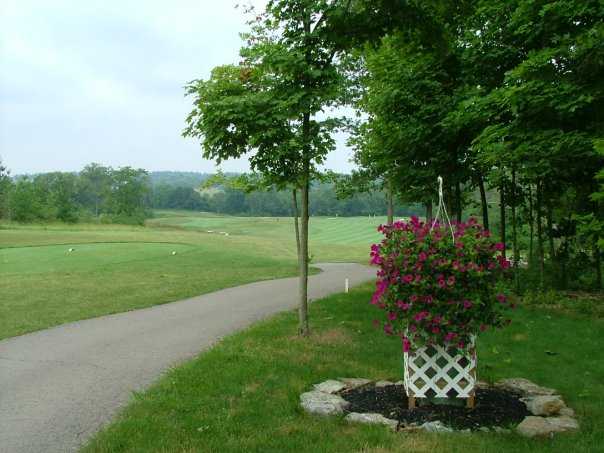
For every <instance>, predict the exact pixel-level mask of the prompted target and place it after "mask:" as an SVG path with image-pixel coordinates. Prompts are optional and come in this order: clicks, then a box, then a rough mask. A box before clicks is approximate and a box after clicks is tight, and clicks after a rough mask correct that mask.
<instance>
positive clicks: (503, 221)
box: [499, 183, 506, 258]
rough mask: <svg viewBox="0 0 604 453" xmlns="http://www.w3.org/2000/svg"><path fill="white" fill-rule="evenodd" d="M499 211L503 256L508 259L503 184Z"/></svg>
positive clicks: (500, 189)
mask: <svg viewBox="0 0 604 453" xmlns="http://www.w3.org/2000/svg"><path fill="white" fill-rule="evenodd" d="M499 209H500V215H501V219H500V223H499V232H500V234H501V239H500V241H501V243H502V244H503V250H502V251H501V255H503V257H504V258H505V257H506V253H505V250H506V242H505V186H504V185H503V183H502V184H501V186H499Z"/></svg>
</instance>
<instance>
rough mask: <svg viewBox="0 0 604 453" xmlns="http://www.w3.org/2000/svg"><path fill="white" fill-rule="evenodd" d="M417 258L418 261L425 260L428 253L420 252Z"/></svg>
mask: <svg viewBox="0 0 604 453" xmlns="http://www.w3.org/2000/svg"><path fill="white" fill-rule="evenodd" d="M417 259H418V260H419V261H426V260H427V259H428V255H427V254H426V252H420V254H419V255H418V257H417Z"/></svg>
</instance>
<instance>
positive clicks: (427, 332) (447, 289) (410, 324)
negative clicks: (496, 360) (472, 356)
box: [371, 217, 513, 351]
mask: <svg viewBox="0 0 604 453" xmlns="http://www.w3.org/2000/svg"><path fill="white" fill-rule="evenodd" d="M378 231H380V232H382V233H383V234H384V236H385V237H384V239H383V240H382V242H381V243H380V244H374V245H373V246H372V249H371V262H372V264H375V265H378V266H379V270H378V273H377V275H378V278H377V282H376V291H375V293H374V295H373V297H372V299H371V303H372V304H374V305H376V306H377V307H379V308H381V309H382V310H384V311H385V313H386V318H387V319H386V321H385V322H384V324H383V327H384V331H385V332H386V334H389V335H398V336H400V337H401V340H402V342H403V350H404V351H409V350H410V349H415V348H417V347H420V346H424V345H429V344H439V345H443V346H446V347H454V348H457V349H460V350H464V349H467V348H468V347H469V346H470V345H471V344H472V343H473V339H474V337H475V336H476V335H478V334H479V333H480V332H483V331H485V330H487V329H489V328H491V327H501V326H503V325H505V324H507V323H509V322H510V321H509V320H508V319H505V318H504V316H503V315H504V312H505V310H506V309H507V308H509V307H511V306H513V304H510V303H509V302H508V299H507V296H506V295H505V294H504V293H503V292H501V291H497V290H496V288H497V287H501V286H502V285H499V283H500V281H501V277H502V276H503V274H504V271H505V269H508V268H509V265H510V264H509V261H507V260H506V259H505V258H503V256H502V255H501V253H500V252H501V250H503V244H500V243H495V242H493V241H492V240H491V237H490V233H489V231H487V230H484V229H483V228H482V226H480V225H479V224H478V223H477V222H476V220H475V219H472V218H471V219H469V220H468V222H467V223H454V224H453V225H452V226H451V228H449V226H445V225H443V224H440V223H438V222H437V223H435V224H434V225H429V224H426V223H424V222H420V221H419V220H418V218H417V217H412V218H411V221H410V222H395V223H394V224H393V225H382V226H380V227H379V228H378Z"/></svg>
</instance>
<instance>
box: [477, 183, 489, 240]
mask: <svg viewBox="0 0 604 453" xmlns="http://www.w3.org/2000/svg"><path fill="white" fill-rule="evenodd" d="M477 179H478V188H479V189H480V204H481V206H482V226H483V227H484V228H485V229H486V230H488V229H489V205H488V203H487V192H486V190H484V180H483V179H482V175H481V174H480V173H479V174H478V176H477Z"/></svg>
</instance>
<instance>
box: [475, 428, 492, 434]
mask: <svg viewBox="0 0 604 453" xmlns="http://www.w3.org/2000/svg"><path fill="white" fill-rule="evenodd" d="M478 431H482V432H483V433H490V432H491V430H490V429H489V428H488V427H487V426H481V427H480V428H478Z"/></svg>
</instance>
